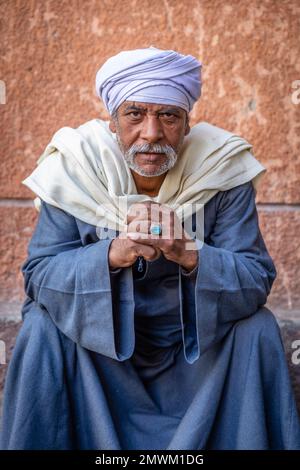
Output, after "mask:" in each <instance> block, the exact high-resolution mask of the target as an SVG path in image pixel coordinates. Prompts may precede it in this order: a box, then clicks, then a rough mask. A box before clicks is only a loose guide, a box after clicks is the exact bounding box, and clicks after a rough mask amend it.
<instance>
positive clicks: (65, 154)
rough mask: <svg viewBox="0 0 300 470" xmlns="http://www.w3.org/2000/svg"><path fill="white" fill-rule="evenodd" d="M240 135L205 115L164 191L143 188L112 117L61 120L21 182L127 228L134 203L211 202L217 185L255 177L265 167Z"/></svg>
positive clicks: (68, 207) (90, 217) (48, 198)
mask: <svg viewBox="0 0 300 470" xmlns="http://www.w3.org/2000/svg"><path fill="white" fill-rule="evenodd" d="M251 148H252V146H251V145H250V144H249V143H248V142H247V141H246V140H244V139H243V138H241V137H239V136H237V135H234V134H232V133H230V132H228V131H226V130H224V129H221V128H219V127H216V126H213V125H211V124H209V123H207V122H201V123H199V124H197V125H195V126H194V127H192V129H191V131H190V133H189V134H188V135H187V136H186V137H185V139H184V143H183V147H182V150H181V152H180V155H179V157H178V160H177V162H176V165H175V166H174V167H173V168H172V169H171V170H169V171H168V173H167V175H166V177H165V179H164V182H163V184H162V186H161V188H160V191H159V194H158V195H157V196H155V197H149V196H147V195H145V194H138V192H137V188H136V185H135V182H134V179H133V177H132V174H131V171H130V169H129V168H128V166H127V164H126V161H125V160H124V157H123V155H122V153H121V151H120V149H119V146H118V143H117V141H116V137H115V134H113V133H112V132H111V131H110V130H109V127H108V122H106V121H102V120H100V119H93V120H91V121H88V122H86V123H84V124H82V125H81V126H79V127H78V128H76V129H73V128H70V127H63V128H61V129H59V130H58V131H57V132H56V133H55V134H54V136H53V138H52V140H51V141H50V143H49V144H48V145H47V147H46V149H45V151H44V152H43V153H42V155H41V156H40V158H39V159H38V161H37V163H38V166H37V168H36V169H35V170H34V171H33V172H32V173H31V174H30V175H29V176H28V177H27V178H26V179H25V180H24V181H22V183H23V184H24V185H26V186H27V187H28V188H30V189H31V190H32V191H33V192H34V193H36V194H37V196H38V197H37V198H36V199H35V205H36V208H37V209H39V205H40V199H42V200H43V201H45V202H47V203H49V204H52V205H53V206H55V207H58V208H60V209H62V210H64V211H66V212H68V213H69V214H71V215H73V216H74V217H76V218H78V219H80V220H82V221H84V222H87V223H89V224H92V225H95V226H98V227H99V226H101V227H102V226H105V227H108V228H112V229H116V228H117V229H118V230H124V229H126V226H125V224H126V222H125V221H126V212H127V210H128V208H129V207H130V205H131V204H133V203H136V202H143V201H146V200H149V199H150V200H153V201H155V202H158V203H160V204H166V205H168V206H170V207H171V208H173V209H174V210H175V211H176V213H177V214H178V216H179V217H180V218H181V219H182V218H183V215H182V206H183V205H185V204H190V203H197V204H201V205H204V204H206V203H207V202H208V201H209V200H210V199H211V198H212V197H213V196H214V195H215V194H216V193H217V192H218V191H225V190H228V189H231V188H233V187H235V186H238V185H240V184H243V183H246V182H247V181H250V180H253V184H254V187H255V189H257V185H258V180H260V177H261V176H262V175H263V174H264V172H265V171H266V169H265V168H264V167H263V166H262V165H261V164H260V163H259V162H258V161H257V160H256V158H255V157H254V156H253V154H252V153H251Z"/></svg>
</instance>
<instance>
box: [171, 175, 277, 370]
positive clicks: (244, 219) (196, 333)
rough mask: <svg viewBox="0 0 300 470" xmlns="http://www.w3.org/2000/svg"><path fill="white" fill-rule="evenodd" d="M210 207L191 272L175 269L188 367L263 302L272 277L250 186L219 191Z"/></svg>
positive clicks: (268, 256)
mask: <svg viewBox="0 0 300 470" xmlns="http://www.w3.org/2000/svg"><path fill="white" fill-rule="evenodd" d="M215 204H216V207H215V210H216V221H215V225H214V228H213V230H212V233H211V234H210V236H209V240H208V241H206V242H203V241H201V240H196V243H197V247H198V254H199V259H198V267H197V269H195V270H193V272H192V273H191V274H190V275H189V274H187V273H185V272H184V270H183V269H182V268H181V267H180V268H179V272H180V275H179V297H180V317H181V323H182V334H183V343H184V353H185V358H186V360H187V362H189V363H190V364H192V363H193V362H195V361H196V360H197V359H198V358H199V356H200V354H203V352H205V351H206V350H207V349H208V348H209V347H211V346H212V345H214V344H215V343H216V342H218V341H220V340H221V339H222V338H223V337H224V336H225V334H226V333H227V332H228V331H229V330H230V328H231V327H232V325H233V323H234V322H236V321H238V320H240V319H243V318H246V317H248V316H250V315H253V314H254V313H255V312H256V311H257V310H258V309H259V307H260V306H263V305H264V304H265V303H266V300H267V297H268V294H269V292H270V290H271V287H272V284H273V282H274V279H275V277H276V274H277V273H276V269H275V266H274V263H273V261H272V259H271V257H270V255H269V253H268V251H267V248H266V246H265V243H264V240H263V238H262V235H261V232H260V228H259V223H258V214H257V209H256V204H255V189H254V187H253V185H252V182H251V181H250V182H248V183H244V184H242V185H239V186H237V187H235V188H232V189H230V190H228V191H221V192H219V193H218V194H217V197H216V198H215Z"/></svg>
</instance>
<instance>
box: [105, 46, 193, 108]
mask: <svg viewBox="0 0 300 470" xmlns="http://www.w3.org/2000/svg"><path fill="white" fill-rule="evenodd" d="M201 66H202V65H201V63H200V62H199V61H198V60H197V59H195V57H193V56H191V55H182V54H179V53H178V52H175V51H164V50H160V49H157V48H155V47H153V46H151V47H149V48H146V49H136V50H132V51H123V52H120V53H119V54H117V55H115V56H113V57H111V58H110V59H108V60H107V61H106V62H105V63H104V64H103V65H102V67H101V68H100V69H99V70H98V72H97V75H96V93H97V95H98V96H99V98H102V100H103V102H104V105H105V107H106V109H107V110H108V111H109V113H110V114H112V113H113V112H114V111H115V110H117V109H118V107H119V106H120V104H122V103H123V101H126V100H127V101H138V102H144V103H157V104H170V105H174V106H179V107H180V108H183V109H185V110H186V111H187V112H190V111H191V109H192V107H193V105H194V103H195V101H197V99H198V98H199V97H200V94H201Z"/></svg>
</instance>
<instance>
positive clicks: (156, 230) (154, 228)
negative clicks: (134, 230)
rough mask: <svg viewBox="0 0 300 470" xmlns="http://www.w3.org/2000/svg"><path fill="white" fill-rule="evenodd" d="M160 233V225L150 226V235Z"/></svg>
mask: <svg viewBox="0 0 300 470" xmlns="http://www.w3.org/2000/svg"><path fill="white" fill-rule="evenodd" d="M161 232H162V227H161V224H151V226H150V233H151V234H152V235H160V234H161Z"/></svg>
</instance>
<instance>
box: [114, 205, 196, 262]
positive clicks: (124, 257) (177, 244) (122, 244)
mask: <svg viewBox="0 0 300 470" xmlns="http://www.w3.org/2000/svg"><path fill="white" fill-rule="evenodd" d="M157 223H160V224H161V227H162V233H161V234H160V235H153V234H151V233H150V226H151V224H157ZM161 255H163V256H164V257H165V258H166V259H168V260H170V261H173V262H175V263H177V264H179V265H181V266H182V267H183V268H185V269H186V270H187V271H191V270H192V269H194V268H195V267H196V265H197V264H198V250H197V245H196V243H195V242H194V241H193V240H192V238H191V237H190V236H189V235H188V234H187V233H186V231H185V230H184V229H183V227H182V224H181V222H180V220H179V218H178V216H177V214H176V213H175V212H174V211H173V210H172V209H171V208H170V207H168V206H166V205H164V204H158V203H155V202H152V201H146V202H143V203H136V204H132V206H131V207H130V209H129V211H128V213H127V231H125V232H121V233H120V234H119V236H118V237H117V238H115V239H114V240H113V241H112V243H111V244H110V249H109V265H110V267H111V268H113V269H114V268H119V267H128V266H131V265H132V264H133V263H134V262H135V261H136V259H137V257H138V256H143V258H144V259H145V260H147V261H154V260H155V259H157V258H159V257H160V256H161Z"/></svg>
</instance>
